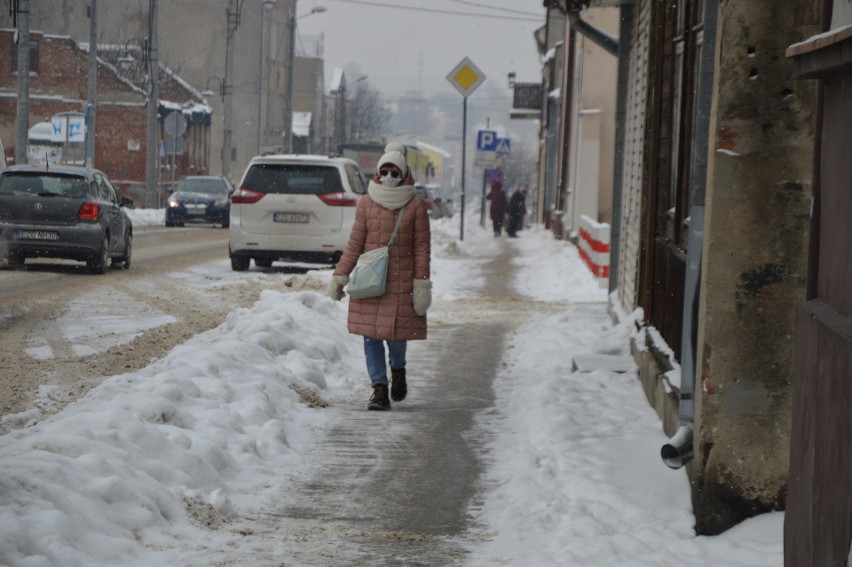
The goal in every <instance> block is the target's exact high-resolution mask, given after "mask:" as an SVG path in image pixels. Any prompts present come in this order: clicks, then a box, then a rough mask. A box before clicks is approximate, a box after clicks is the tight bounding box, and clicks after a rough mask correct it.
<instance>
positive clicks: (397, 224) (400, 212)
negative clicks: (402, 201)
mask: <svg viewBox="0 0 852 567" xmlns="http://www.w3.org/2000/svg"><path fill="white" fill-rule="evenodd" d="M403 211H405V205H403V206H402V208H400V209H399V214H397V215H396V224H395V225H394V227H393V233H391V238H390V242H388V254H390V251H391V248H393V241H394V239H395V238H396V232H397V231H398V230H399V223H400V221H401V220H402V213H403Z"/></svg>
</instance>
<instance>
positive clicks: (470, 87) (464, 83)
mask: <svg viewBox="0 0 852 567" xmlns="http://www.w3.org/2000/svg"><path fill="white" fill-rule="evenodd" d="M447 80H448V81H449V82H450V84H451V85H453V86H454V87H455V88H456V90H457V91H459V92H460V93H461V95H462V166H461V230H460V232H459V240H464V215H465V201H466V200H467V194H466V193H465V179H464V178H465V165H466V162H467V97H468V96H469V95H470V94H471V93H473V91H475V90H476V89H477V88H478V87H479V85H481V84H482V83H483V81H485V73H483V72H482V71H480V70H479V67H477V66H476V65H475V64H474V62H473V61H471V60H470V58H469V57H465V58H464V59H462V60H461V62H460V63H459V64H458V65H456V66H455V68H454V69H453V70H452V71H450V74H449V75H447Z"/></svg>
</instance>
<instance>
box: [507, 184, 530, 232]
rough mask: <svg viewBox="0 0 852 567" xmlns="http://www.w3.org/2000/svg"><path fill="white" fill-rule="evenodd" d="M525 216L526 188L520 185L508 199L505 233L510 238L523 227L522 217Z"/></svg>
mask: <svg viewBox="0 0 852 567" xmlns="http://www.w3.org/2000/svg"><path fill="white" fill-rule="evenodd" d="M526 215H527V186H526V185H521V186H520V187H519V188H518V189H516V190H515V192H514V193H512V198H511V199H509V226H507V227H506V232H507V233H508V234H509V236H511V237H512V238H514V237H516V236H517V234H518V231H519V230H521V229H522V228H523V227H524V217H525V216H526Z"/></svg>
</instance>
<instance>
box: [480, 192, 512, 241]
mask: <svg viewBox="0 0 852 567" xmlns="http://www.w3.org/2000/svg"><path fill="white" fill-rule="evenodd" d="M485 198H486V199H487V200H489V201H491V207H490V209H489V213H490V214H491V223H492V224H493V225H494V236H500V235H501V234H503V219H505V218H506V208H507V207H508V206H509V200H508V199H507V198H506V191H505V190H504V189H503V183H502V182H500V181H495V182H494V183H492V184H491V191H489V192H488V195H487V196H486V197H485Z"/></svg>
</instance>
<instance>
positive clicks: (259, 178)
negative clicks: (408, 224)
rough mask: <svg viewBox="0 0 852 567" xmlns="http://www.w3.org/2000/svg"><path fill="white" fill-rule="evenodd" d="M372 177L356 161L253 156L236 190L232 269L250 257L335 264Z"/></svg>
mask: <svg viewBox="0 0 852 567" xmlns="http://www.w3.org/2000/svg"><path fill="white" fill-rule="evenodd" d="M366 191H367V178H366V177H365V176H364V173H363V172H362V171H361V168H360V167H359V166H358V164H357V163H355V162H354V161H353V160H351V159H348V158H339V157H334V158H333V157H326V156H315V155H289V154H288V155H268V156H259V157H255V158H254V159H252V160H251V162H250V163H249V165H248V167H247V168H246V171H245V174H243V178H242V180H241V181H240V184H239V186H238V188H237V190H236V191H235V192H234V194H233V195H232V196H231V213H230V226H229V227H228V230H229V242H228V251H229V255H230V257H231V268H232V269H233V270H236V271H244V270H247V269H248V267H249V263H250V262H251V260H254V263H255V265H256V266H258V267H260V268H268V267H270V266H271V265H272V262H274V261H288V262H308V263H323V264H329V263H336V262H337V261H338V260H339V259H340V256H341V255H342V254H343V251H344V250H345V249H346V244H347V242H348V241H349V233H350V232H351V230H352V224H353V223H354V221H355V207H356V206H357V205H358V201H359V199H360V198H361V196H362V195H363V194H365V193H366Z"/></svg>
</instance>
